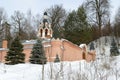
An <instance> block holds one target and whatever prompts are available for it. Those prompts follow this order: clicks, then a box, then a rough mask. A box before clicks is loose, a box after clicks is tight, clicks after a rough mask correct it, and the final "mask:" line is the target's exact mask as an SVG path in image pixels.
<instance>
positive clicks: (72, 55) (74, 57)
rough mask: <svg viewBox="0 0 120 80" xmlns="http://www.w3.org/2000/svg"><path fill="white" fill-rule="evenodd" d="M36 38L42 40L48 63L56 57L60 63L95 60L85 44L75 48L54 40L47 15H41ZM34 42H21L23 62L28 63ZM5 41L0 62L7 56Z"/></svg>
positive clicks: (61, 40)
mask: <svg viewBox="0 0 120 80" xmlns="http://www.w3.org/2000/svg"><path fill="white" fill-rule="evenodd" d="M37 36H38V38H41V39H43V42H42V43H43V46H44V50H45V54H46V57H47V61H48V62H53V61H54V60H55V58H56V55H58V57H59V59H60V61H79V60H86V61H87V62H90V61H94V60H95V51H94V50H92V51H89V50H88V49H87V45H86V44H81V45H80V46H77V45H75V44H73V43H72V42H70V41H68V40H66V39H59V38H58V39H54V38H53V30H52V26H51V24H50V21H49V18H48V16H47V13H46V12H45V13H44V15H43V20H42V22H41V23H40V26H39V29H38V33H37ZM35 43H36V40H26V41H24V42H22V44H23V46H24V51H23V53H25V62H29V57H30V55H31V50H32V48H33V45H34V44H35ZM8 50H9V49H8V48H7V40H3V41H2V48H0V62H3V63H4V62H5V56H6V54H7V51H8Z"/></svg>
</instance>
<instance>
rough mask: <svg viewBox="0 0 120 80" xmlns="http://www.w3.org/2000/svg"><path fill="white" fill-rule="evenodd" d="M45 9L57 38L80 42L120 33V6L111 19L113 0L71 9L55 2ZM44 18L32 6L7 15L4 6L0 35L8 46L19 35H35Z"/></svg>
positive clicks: (88, 0)
mask: <svg viewBox="0 0 120 80" xmlns="http://www.w3.org/2000/svg"><path fill="white" fill-rule="evenodd" d="M46 11H47V13H48V15H49V17H50V18H51V20H50V22H51V25H52V29H53V31H54V32H53V37H54V38H65V39H68V40H70V41H71V42H73V43H75V44H77V45H79V44H80V43H87V44H88V43H89V42H91V41H93V40H95V39H97V38H99V37H101V36H110V35H115V36H116V37H119V36H120V33H119V32H120V31H119V24H120V19H119V18H120V8H119V9H118V12H117V13H116V16H115V18H114V21H113V22H111V20H110V0H86V1H84V3H83V4H82V5H81V6H79V7H78V9H77V10H73V11H69V12H68V11H66V10H65V9H64V8H63V6H62V5H53V6H51V7H50V8H48V9H46ZM9 16H10V15H9ZM41 19H42V16H41V15H40V14H37V15H33V14H32V12H31V10H28V12H27V13H26V14H25V13H22V12H20V11H14V14H13V15H11V17H10V19H8V18H7V13H6V11H5V10H4V8H0V39H1V40H2V39H7V40H8V41H9V44H8V46H9V47H10V44H11V41H12V40H13V37H15V36H16V35H19V37H20V39H21V40H30V39H36V38H37V36H36V33H37V29H38V27H39V24H40V22H41ZM111 24H113V25H111Z"/></svg>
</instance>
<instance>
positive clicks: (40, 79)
mask: <svg viewBox="0 0 120 80" xmlns="http://www.w3.org/2000/svg"><path fill="white" fill-rule="evenodd" d="M101 41H102V46H101V51H99V49H100V48H99V47H98V40H96V41H94V43H95V46H96V52H97V57H96V61H94V62H90V63H87V62H86V61H84V60H82V61H74V62H61V63H47V64H46V65H44V66H42V65H34V64H29V63H26V64H17V65H5V64H3V63H0V80H120V56H116V57H109V54H110V44H111V38H110V37H107V42H106V40H105V37H102V38H101ZM99 52H100V53H101V55H100V53H99ZM43 67H44V69H43Z"/></svg>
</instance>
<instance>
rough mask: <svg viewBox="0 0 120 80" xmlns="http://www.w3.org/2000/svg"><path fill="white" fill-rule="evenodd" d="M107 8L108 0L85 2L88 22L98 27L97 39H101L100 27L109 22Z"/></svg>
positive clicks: (88, 0) (89, 0)
mask: <svg viewBox="0 0 120 80" xmlns="http://www.w3.org/2000/svg"><path fill="white" fill-rule="evenodd" d="M109 7H110V5H109V0H87V2H86V9H87V11H88V16H89V21H90V22H92V23H94V24H96V25H97V26H98V27H99V37H101V27H102V26H103V25H105V24H106V23H108V21H109ZM91 15H92V16H91Z"/></svg>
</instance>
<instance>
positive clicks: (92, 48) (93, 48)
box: [90, 42, 95, 50]
mask: <svg viewBox="0 0 120 80" xmlns="http://www.w3.org/2000/svg"><path fill="white" fill-rule="evenodd" d="M90 50H95V47H94V43H93V42H91V44H90Z"/></svg>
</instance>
